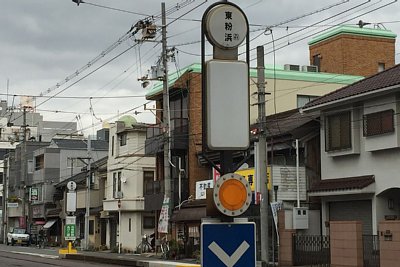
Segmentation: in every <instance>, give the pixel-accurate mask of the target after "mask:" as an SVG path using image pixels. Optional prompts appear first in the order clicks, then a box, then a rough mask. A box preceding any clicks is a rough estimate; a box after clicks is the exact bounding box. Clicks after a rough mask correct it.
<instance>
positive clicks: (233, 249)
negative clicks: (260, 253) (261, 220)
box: [201, 222, 256, 267]
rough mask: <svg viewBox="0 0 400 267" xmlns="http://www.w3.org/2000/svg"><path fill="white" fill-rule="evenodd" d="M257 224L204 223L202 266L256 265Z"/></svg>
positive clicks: (249, 266)
mask: <svg viewBox="0 0 400 267" xmlns="http://www.w3.org/2000/svg"><path fill="white" fill-rule="evenodd" d="M255 229H256V225H255V223H253V222H246V223H202V224H201V266H202V267H255V266H256V230H255Z"/></svg>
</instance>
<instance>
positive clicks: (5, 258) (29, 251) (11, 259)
mask: <svg viewBox="0 0 400 267" xmlns="http://www.w3.org/2000/svg"><path fill="white" fill-rule="evenodd" d="M25 266H26V267H42V266H46V267H50V266H55V267H58V266H60V267H95V266H109V267H117V266H118V267H120V266H119V265H109V264H107V265H105V264H99V263H89V262H83V261H72V260H65V259H64V260H62V259H59V258H58V252H57V251H55V250H51V249H37V248H34V247H17V246H13V247H11V246H8V247H7V246H5V245H0V267H25Z"/></svg>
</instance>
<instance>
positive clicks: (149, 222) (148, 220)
mask: <svg viewBox="0 0 400 267" xmlns="http://www.w3.org/2000/svg"><path fill="white" fill-rule="evenodd" d="M154 227H156V223H155V220H154V217H152V216H144V217H143V228H144V229H152V228H154Z"/></svg>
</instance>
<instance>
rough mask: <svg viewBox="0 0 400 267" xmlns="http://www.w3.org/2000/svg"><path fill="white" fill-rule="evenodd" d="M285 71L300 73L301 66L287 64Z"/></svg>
mask: <svg viewBox="0 0 400 267" xmlns="http://www.w3.org/2000/svg"><path fill="white" fill-rule="evenodd" d="M284 70H293V71H300V65H293V64H285V65H284Z"/></svg>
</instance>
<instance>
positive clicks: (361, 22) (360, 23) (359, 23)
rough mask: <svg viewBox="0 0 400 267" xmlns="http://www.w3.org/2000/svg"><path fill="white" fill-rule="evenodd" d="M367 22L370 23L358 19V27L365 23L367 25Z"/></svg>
mask: <svg viewBox="0 0 400 267" xmlns="http://www.w3.org/2000/svg"><path fill="white" fill-rule="evenodd" d="M369 24H371V23H369V22H364V21H362V20H360V21H359V22H358V24H357V25H358V27H360V28H363V27H364V26H365V25H369Z"/></svg>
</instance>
